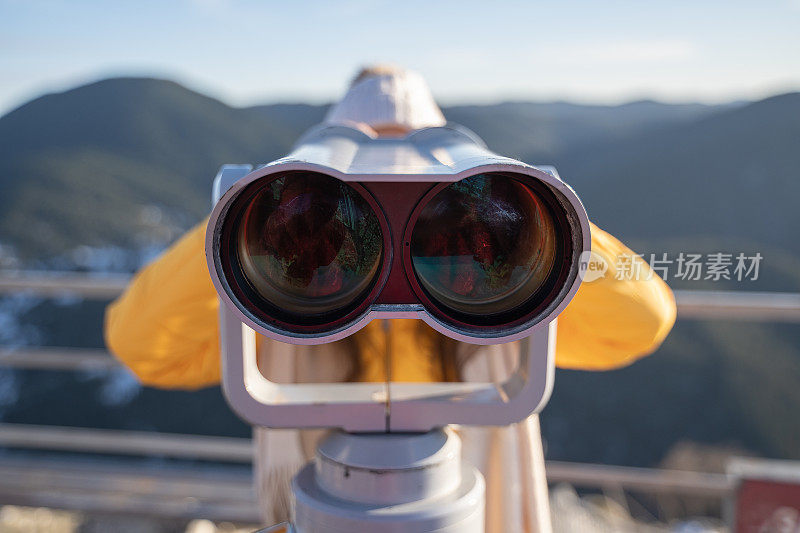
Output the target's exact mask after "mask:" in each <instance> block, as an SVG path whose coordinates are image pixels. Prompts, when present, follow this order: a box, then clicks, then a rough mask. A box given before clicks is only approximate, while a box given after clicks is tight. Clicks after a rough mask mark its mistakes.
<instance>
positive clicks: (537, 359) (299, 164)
mask: <svg viewBox="0 0 800 533" xmlns="http://www.w3.org/2000/svg"><path fill="white" fill-rule="evenodd" d="M292 170H308V171H316V172H322V173H325V174H328V175H331V176H333V177H335V178H338V179H341V180H343V181H360V182H368V181H391V182H398V181H400V182H402V181H422V182H431V181H438V182H454V181H458V180H460V179H463V178H465V177H467V176H471V175H474V174H477V173H484V172H514V173H518V174H526V175H529V176H532V177H534V178H536V179H538V180H540V181H541V182H542V183H544V184H545V185H546V186H548V187H550V188H551V190H552V191H554V193H555V194H556V196H557V197H558V199H559V201H560V202H562V203H563V204H564V208H565V212H566V213H567V214H568V216H569V217H571V223H572V224H573V226H574V227H575V228H577V230H578V231H576V232H575V234H573V235H572V236H571V238H572V239H573V240H574V243H573V244H574V245H573V249H574V250H575V252H576V253H577V254H578V255H579V254H580V253H581V252H582V251H583V250H588V249H590V246H591V240H590V239H591V237H590V230H589V222H588V218H587V217H586V212H585V211H584V209H583V206H582V205H581V203H580V200H578V198H577V196H576V195H575V193H574V191H572V189H571V188H570V187H569V186H568V185H566V184H565V183H564V182H562V181H561V180H560V178H559V177H558V175H557V173H556V172H555V170H554V169H549V168H548V169H546V170H542V169H540V168H536V167H532V166H530V165H526V164H524V163H521V162H519V161H515V160H513V159H509V158H505V157H501V156H498V155H496V154H494V153H492V152H490V151H489V150H487V149H486V147H485V145H484V144H483V143H482V141H481V140H480V139H479V138H477V137H475V136H474V134H472V133H471V132H469V131H468V130H464V129H463V128H460V127H457V126H448V127H437V128H428V129H424V130H419V131H417V132H414V133H412V134H410V135H409V136H407V137H405V138H402V139H376V138H374V137H371V136H370V135H368V134H367V133H364V132H362V131H360V130H358V129H354V128H349V127H344V126H322V127H319V128H316V129H312V130H311V131H310V132H309V133H307V134H306V135H305V136H304V137H303V138H301V139H300V141H298V144H297V148H296V149H295V150H294V151H293V152H292V153H291V154H289V155H288V156H287V157H285V158H282V159H279V160H277V161H275V162H273V163H270V164H268V165H264V166H261V167H258V168H257V169H256V170H252V167H250V166H249V165H226V166H225V167H223V168H222V169H221V171H220V173H219V174H218V176H217V179H216V180H215V183H214V201H215V207H214V210H213V211H212V214H211V218H210V222H209V228H208V231H207V236H206V255H207V260H208V264H209V270H210V271H211V277H212V280H213V282H214V284H215V286H216V288H217V292H218V293H219V294H220V298H221V301H222V305H221V306H220V323H221V342H222V362H223V374H222V382H223V390H224V392H225V395H226V397H227V399H228V401H229V403H230V405H231V406H232V408H233V409H234V410H235V411H236V413H237V414H238V415H239V416H241V417H242V418H243V419H245V420H246V421H248V422H249V423H251V424H255V425H259V426H265V427H275V428H315V427H329V428H330V427H334V428H342V429H344V430H347V431H353V432H365V431H367V432H374V431H387V432H388V431H392V432H399V431H428V430H430V429H432V428H436V427H440V426H444V425H447V424H469V425H507V424H512V423H515V422H518V421H520V420H523V419H524V418H526V417H527V416H529V415H530V414H532V413H535V412H538V411H539V410H541V409H542V408H543V407H544V405H545V404H546V403H547V400H548V399H549V396H550V392H551V391H552V387H553V377H554V365H555V363H554V351H555V350H554V344H555V328H556V321H555V318H556V317H557V316H558V314H559V313H560V312H561V311H562V310H563V309H564V308H565V307H566V305H567V304H568V303H569V301H570V300H571V299H572V297H573V296H574V294H575V292H577V290H578V286H579V285H580V279H579V277H578V274H577V269H576V271H575V272H574V275H573V276H572V277H570V278H569V279H568V282H567V283H566V284H565V286H564V287H563V288H562V289H561V293H560V295H559V298H558V299H556V300H555V301H553V303H552V304H551V305H550V306H549V307H548V308H546V309H545V310H544V311H543V312H542V313H540V314H539V315H538V316H537V317H536V318H535V319H533V320H532V321H531V322H529V323H525V324H522V325H520V326H518V327H517V328H516V329H515V330H512V331H509V332H507V333H505V334H504V335H503V336H502V337H497V336H486V337H480V336H477V337H476V336H475V335H474V334H473V335H467V334H462V333H460V332H458V331H454V329H453V328H452V327H451V326H448V325H446V324H444V323H442V322H441V321H440V320H439V319H437V318H436V317H435V316H433V315H431V314H430V313H428V312H427V311H426V310H425V309H424V308H423V307H422V306H421V305H419V304H405V305H374V306H373V307H372V308H371V309H369V310H368V311H367V312H366V313H365V314H364V315H363V316H362V317H361V318H360V319H358V320H357V321H356V322H355V323H353V324H350V325H348V326H345V327H344V328H343V329H342V330H340V331H338V332H336V333H335V334H334V335H326V336H324V337H319V336H314V335H308V336H294V335H287V334H285V333H283V332H280V331H276V330H274V329H272V328H270V327H269V326H268V325H267V324H264V323H263V322H261V321H259V320H258V319H256V318H255V317H254V316H253V315H252V314H250V313H249V312H248V311H247V309H245V308H243V307H242V306H241V305H239V304H238V303H237V302H235V301H234V300H233V299H232V298H231V297H230V296H229V292H228V288H227V286H226V281H225V279H224V278H223V277H222V276H221V275H219V272H218V266H219V265H218V264H217V263H216V259H215V256H214V246H215V242H216V241H215V239H216V237H217V235H218V233H219V228H218V227H217V224H216V223H215V221H219V220H220V219H222V218H223V217H224V214H225V212H226V209H227V207H228V206H229V205H230V202H231V201H232V199H233V198H235V197H236V195H237V194H238V193H239V192H241V191H242V190H243V189H244V187H246V186H247V185H249V184H250V183H252V182H253V181H255V180H258V179H261V178H263V177H265V176H268V175H270V174H272V173H275V172H285V171H292ZM576 261H577V260H576ZM383 318H391V319H419V320H423V321H425V322H426V323H428V324H429V325H430V326H431V327H433V328H434V329H436V330H438V331H439V332H441V333H443V334H445V335H448V336H450V337H452V338H455V339H457V340H461V341H464V342H469V343H472V344H496V343H499V342H509V341H513V340H520V342H519V347H520V357H519V365H518V367H517V368H516V370H515V371H514V372H513V374H512V375H511V376H510V377H509V379H508V380H507V381H505V382H504V383H490V382H481V383H473V382H455V383H453V382H451V383H395V382H392V383H389V382H386V383H302V384H301V383H289V384H287V383H276V382H273V381H270V380H268V379H267V378H266V377H265V376H264V375H263V374H262V373H261V372H260V371H259V368H258V362H257V355H256V337H255V335H256V332H258V333H261V334H263V335H266V336H268V337H271V338H273V339H276V340H279V341H282V342H288V343H293V344H318V343H320V342H331V341H333V340H336V339H339V338H342V337H345V336H347V335H350V334H352V333H354V332H355V331H357V330H358V329H360V328H362V327H364V326H365V325H366V324H367V323H369V322H370V321H371V320H373V319H383Z"/></svg>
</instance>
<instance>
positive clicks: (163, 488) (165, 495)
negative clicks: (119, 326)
mask: <svg viewBox="0 0 800 533" xmlns="http://www.w3.org/2000/svg"><path fill="white" fill-rule="evenodd" d="M129 279H130V278H129V277H128V276H96V275H88V274H76V273H57V274H56V273H49V272H48V273H43V272H34V273H31V272H20V273H13V274H10V273H6V274H0V295H3V294H8V293H24V294H30V295H36V296H40V297H45V298H53V297H63V296H75V297H80V298H85V299H96V300H110V299H113V298H115V297H116V296H118V295H119V294H120V293H121V292H122V291H123V290H124V288H125V287H126V286H127V283H128V282H129ZM675 297H676V302H677V305H678V318H679V319H725V320H746V321H771V322H774V321H781V322H800V294H798V293H765V292H730V291H676V292H675ZM0 366H6V367H15V368H30V369H40V370H57V371H75V370H85V369H102V370H113V369H116V368H119V363H118V362H117V361H116V359H114V358H113V357H112V356H111V355H110V354H108V353H107V352H105V351H103V350H79V349H71V348H29V347H26V348H19V349H7V348H5V349H4V348H2V347H0ZM0 447H6V448H20V449H26V450H33V449H35V450H52V451H61V452H84V453H85V452H89V453H94V454H111V455H130V456H147V457H156V458H171V459H194V460H204V461H215V462H224V463H238V464H240V465H241V464H243V465H247V464H250V462H251V461H252V442H251V440H250V439H241V438H227V437H204V436H197V435H175V434H163V433H150V432H134V431H118V430H98V429H89V428H66V427H52V426H33V425H22V424H0ZM240 468H241V467H240ZM546 469H547V476H548V480H549V481H550V482H551V483H560V482H564V483H569V484H572V485H575V486H578V487H584V488H597V489H612V490H625V491H634V492H644V493H650V494H665V493H669V494H680V495H690V496H703V497H712V498H724V497H725V496H727V495H728V494H730V493H731V491H732V490H733V488H734V487H733V482H732V481H731V480H730V479H729V478H728V477H727V476H726V475H723V474H708V473H698V472H683V471H669V470H657V469H644V468H630V467H619V466H606V465H594V464H576V463H565V462H554V461H548V462H547V465H546ZM196 470H197V469H196V468H193V469H192V470H191V471H187V470H186V469H185V468H184V469H183V470H181V469H179V468H177V467H170V468H167V469H164V468H160V469H158V470H155V471H146V470H145V471H142V470H141V469H140V468H138V467H130V468H127V469H126V468H122V467H119V468H107V467H99V466H97V465H95V464H90V463H86V464H78V463H76V462H74V461H66V460H53V459H47V460H44V459H41V460H36V459H31V458H27V459H25V460H20V459H9V458H1V457H0V504H2V503H17V504H23V505H41V506H49V507H56V508H65V509H78V510H84V511H92V510H100V511H106V512H108V511H113V512H131V513H137V514H153V515H157V516H167V517H206V518H211V519H220V520H236V521H242V522H254V521H256V519H257V516H256V512H255V496H254V494H253V491H252V487H251V480H250V479H251V475H250V472H249V470H246V471H245V472H244V473H242V472H241V470H240V471H239V472H238V473H236V474H235V475H231V476H229V477H225V475H223V474H220V473H219V471H218V469H217V470H215V471H214V473H213V476H212V478H213V479H212V478H208V477H203V476H202V475H197V472H196ZM192 472H194V474H193V473H192ZM220 476H222V477H220ZM222 485H225V486H224V487H223V486H222ZM209 487H211V488H209ZM223 488H224V490H220V489H223ZM118 493H119V494H118ZM122 493H124V494H122ZM126 498H127V499H126ZM126 501H127V503H124V502H126Z"/></svg>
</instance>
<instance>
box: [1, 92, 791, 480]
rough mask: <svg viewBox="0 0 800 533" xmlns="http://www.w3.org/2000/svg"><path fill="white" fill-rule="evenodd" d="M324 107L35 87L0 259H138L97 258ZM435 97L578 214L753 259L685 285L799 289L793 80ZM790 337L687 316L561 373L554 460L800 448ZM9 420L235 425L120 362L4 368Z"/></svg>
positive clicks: (46, 336) (7, 198) (200, 429)
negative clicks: (108, 367) (620, 101)
mask: <svg viewBox="0 0 800 533" xmlns="http://www.w3.org/2000/svg"><path fill="white" fill-rule="evenodd" d="M327 109H328V106H325V105H306V104H273V105H265V106H256V107H251V108H233V107H230V106H228V105H226V104H224V103H222V102H219V101H217V100H214V99H212V98H208V97H206V96H204V95H201V94H198V93H196V92H193V91H190V90H188V89H186V88H184V87H181V86H180V85H177V84H175V83H172V82H169V81H164V80H155V79H141V78H120V79H111V80H105V81H100V82H97V83H93V84H90V85H86V86H83V87H78V88H75V89H73V90H70V91H66V92H63V93H60V94H52V95H46V96H43V97H41V98H37V99H35V100H33V101H31V102H29V103H28V104H25V105H23V106H22V107H20V108H18V109H16V110H14V111H12V112H11V113H9V114H7V115H5V116H3V117H0V266H2V264H3V257H4V254H8V253H9V252H8V249H9V247H11V248H13V249H14V251H15V253H16V254H17V255H18V256H19V261H20V262H21V264H22V266H24V267H31V266H33V267H39V266H44V267H57V268H85V267H92V268H108V265H116V266H114V268H126V269H131V268H133V267H134V266H135V265H136V264H137V263H136V261H129V262H127V263H124V265H123V267H119V264H121V263H114V262H113V261H111V260H109V259H108V258H109V257H110V256H113V253H112V252H114V251H115V250H116V251H120V250H121V251H129V250H137V249H140V248H142V247H147V248H148V249H152V250H156V249H160V248H162V247H163V246H165V245H166V244H167V243H168V242H169V241H171V240H172V239H174V238H176V237H177V236H178V235H179V234H180V232H181V231H183V230H184V229H186V228H187V227H188V226H189V225H190V224H193V223H195V222H196V221H198V220H199V219H201V218H202V217H203V216H204V215H205V214H206V213H207V212H208V210H209V203H210V202H209V195H210V188H211V180H212V179H213V177H214V175H215V173H216V171H217V169H218V167H219V165H221V164H223V163H233V162H250V163H258V162H266V161H269V160H271V159H274V158H276V157H278V156H280V155H283V154H284V153H286V152H287V151H288V149H289V148H290V146H291V144H292V142H293V141H294V140H295V139H296V138H297V137H298V136H299V135H300V134H301V133H302V132H303V131H305V130H306V129H307V128H308V127H310V126H312V125H314V124H316V123H318V122H319V121H320V120H322V118H323V117H324V116H325V113H326V111H327ZM444 112H445V115H446V116H447V117H448V119H449V120H451V121H454V122H459V123H462V124H464V125H465V126H467V127H469V128H471V129H473V130H474V131H475V132H476V133H478V134H479V135H481V136H482V137H483V138H484V140H485V141H486V142H487V144H489V146H490V147H492V148H493V149H495V150H497V151H498V152H500V153H503V154H507V155H511V156H516V157H519V158H521V159H523V160H525V161H527V162H530V163H540V164H550V163H552V164H556V165H557V166H558V168H559V171H560V173H561V175H562V177H563V178H564V179H565V180H566V181H567V182H569V183H570V184H572V185H573V186H574V187H575V189H576V190H577V192H578V194H579V195H580V197H581V198H582V200H583V201H584V204H585V205H586V207H587V210H588V212H589V214H590V217H591V218H592V219H593V220H594V221H596V222H597V223H598V224H599V225H600V226H602V227H604V228H606V229H608V230H609V231H611V232H612V233H614V234H615V235H618V236H620V237H621V238H622V239H623V240H625V241H626V242H628V243H630V244H632V246H633V248H634V249H636V250H637V251H640V252H668V253H669V254H670V257H672V258H674V257H676V255H677V254H678V253H679V252H682V251H683V252H702V253H710V252H715V251H727V252H739V251H742V252H747V253H754V252H760V253H762V254H763V256H764V261H763V264H762V272H761V278H760V280H759V281H758V282H755V283H748V284H741V283H735V282H725V283H712V282H690V283H689V282H687V283H685V284H683V287H684V288H686V287H688V288H695V289H697V288H705V289H720V288H733V289H737V290H787V291H800V244H798V241H800V239H798V237H800V234H798V228H800V212H798V210H797V209H796V206H795V203H796V199H797V198H798V197H800V180H798V179H797V172H798V171H797V169H798V168H800V150H798V149H797V147H798V146H800V95H798V94H786V95H780V96H776V97H773V98H768V99H766V100H762V101H759V102H753V103H737V104H731V105H722V106H704V105H695V104H689V105H667V104H660V103H656V102H634V103H631V104H625V105H621V106H586V105H575V104H568V103H560V102H557V103H529V102H507V103H501V104H495V105H482V106H455V107H450V108H445V109H444ZM114 253H115V252H114ZM87 258H88V259H87ZM103 265H106V266H105V267H104V266H103ZM670 283H671V284H673V285H676V286H681V285H680V282H679V281H676V280H673V279H670ZM102 316H103V306H102V305H101V304H98V303H96V302H78V301H74V300H70V299H59V300H53V301H47V302H39V301H36V300H34V299H30V298H28V299H25V298H4V299H3V298H0V323H2V324H3V327H2V328H0V343H2V344H4V345H7V344H25V343H33V342H35V343H38V344H41V345H53V346H76V347H101V346H102V338H101V335H100V329H99V324H101V322H102ZM798 346H800V327H798V326H797V325H792V324H759V323H752V324H746V323H729V322H722V321H719V322H716V321H679V323H678V324H677V326H676V328H675V330H674V331H673V332H672V333H671V334H670V336H669V337H668V339H667V341H666V342H665V344H664V345H663V346H662V348H661V349H660V350H659V351H658V352H657V353H656V354H654V355H653V356H651V357H648V358H645V359H644V360H642V361H640V362H638V363H636V364H634V365H632V366H630V367H628V368H625V369H621V370H617V371H613V372H603V373H594V372H578V371H559V372H558V375H557V379H556V387H555V391H554V394H553V398H552V400H551V401H550V403H549V405H548V406H547V408H546V410H545V411H544V413H543V416H542V427H543V431H544V436H545V439H546V441H547V454H548V457H550V458H557V459H565V460H582V461H594V462H609V463H618V464H632V465H653V464H657V463H658V462H659V461H660V460H661V458H663V457H664V455H665V454H666V453H667V452H668V450H669V449H670V447H671V446H673V445H674V444H675V443H677V442H680V441H682V440H689V441H697V442H704V443H710V444H722V445H726V446H727V445H733V446H735V447H739V448H741V449H745V450H749V451H752V452H754V453H756V454H760V455H764V456H770V457H785V458H796V459H800V419H798V417H797V416H795V413H797V412H798V411H800V393H799V392H798V387H797V385H796V384H797V383H798V382H800V349H799V348H798ZM64 397H70V398H71V402H67V403H64V402H63V398H64ZM154 406H168V407H169V408H168V409H157V408H154ZM200 413H202V414H200ZM0 419H2V420H4V421H7V422H18V423H43V424H51V423H52V424H63V425H79V426H100V427H119V428H126V429H143V430H149V429H157V430H159V431H186V432H197V433H213V434H227V435H246V434H247V428H246V427H245V426H244V425H243V424H242V423H240V422H239V421H238V420H236V419H235V418H234V416H233V415H232V414H231V413H230V411H229V410H228V409H227V407H226V406H225V403H224V401H223V400H222V399H221V396H220V393H219V391H218V389H209V390H206V391H202V392H200V393H187V392H170V391H155V390H153V389H144V390H140V389H138V388H137V386H136V384H135V383H134V382H133V380H132V378H131V377H130V376H129V375H127V374H123V373H114V374H113V375H101V374H97V373H77V374H75V375H73V374H55V373H52V372H42V371H16V370H8V369H2V368H0Z"/></svg>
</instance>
